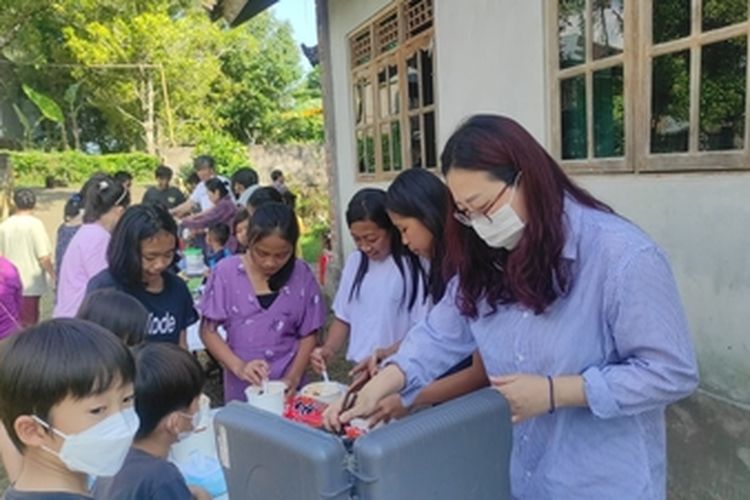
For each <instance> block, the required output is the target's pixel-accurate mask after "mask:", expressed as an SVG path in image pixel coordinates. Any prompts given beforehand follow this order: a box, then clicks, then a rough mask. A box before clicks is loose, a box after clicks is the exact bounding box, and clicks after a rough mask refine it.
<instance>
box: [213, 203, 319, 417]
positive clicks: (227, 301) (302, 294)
mask: <svg viewBox="0 0 750 500" xmlns="http://www.w3.org/2000/svg"><path fill="white" fill-rule="evenodd" d="M298 237H299V226H298V225H297V220H296V218H295V216H294V212H293V211H292V210H291V209H290V208H289V207H287V206H286V205H283V204H281V203H269V204H268V205H264V206H262V207H260V208H258V209H257V210H256V211H255V213H254V214H253V217H252V219H251V220H250V229H249V230H248V235H247V243H248V246H247V251H246V252H245V253H244V254H241V255H234V256H232V257H227V258H225V259H223V260H222V261H221V262H219V264H218V265H217V266H216V269H215V270H214V271H213V272H212V274H211V277H210V278H209V280H208V283H207V285H206V290H205V292H204V294H203V298H202V299H201V303H200V306H199V308H200V311H201V313H202V315H203V323H202V325H201V340H202V341H203V343H204V344H205V346H206V348H207V349H208V351H209V352H210V353H211V354H212V355H213V356H214V357H215V358H216V359H217V360H218V361H219V362H220V363H221V364H222V366H223V367H224V400H225V403H226V402H229V401H231V400H244V399H245V396H244V390H245V388H246V387H247V386H248V384H261V383H262V381H263V379H266V378H267V379H271V380H276V379H279V380H282V381H284V382H285V383H286V385H287V388H288V389H289V390H296V389H297V387H298V386H299V385H300V382H301V381H302V377H303V375H304V372H305V369H306V368H307V363H308V361H309V358H310V353H311V352H312V350H313V348H314V347H315V333H316V332H317V331H318V329H319V328H320V327H321V326H323V324H324V322H325V316H326V309H325V304H324V300H323V297H322V294H321V292H320V287H319V286H318V283H317V281H316V280H315V276H314V274H313V272H312V271H311V270H310V268H309V267H308V266H307V264H305V263H304V262H303V261H301V260H299V259H297V258H295V255H294V249H295V245H296V243H297V239H298ZM219 325H223V327H224V328H225V329H226V332H227V338H226V341H225V340H224V339H222V337H221V336H220V335H219V334H218V333H217V327H218V326H219Z"/></svg>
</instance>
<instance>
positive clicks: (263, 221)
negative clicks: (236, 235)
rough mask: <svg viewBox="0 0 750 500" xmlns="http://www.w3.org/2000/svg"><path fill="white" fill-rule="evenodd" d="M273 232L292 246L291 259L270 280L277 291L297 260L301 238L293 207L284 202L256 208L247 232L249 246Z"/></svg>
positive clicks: (288, 276)
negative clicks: (298, 242)
mask: <svg viewBox="0 0 750 500" xmlns="http://www.w3.org/2000/svg"><path fill="white" fill-rule="evenodd" d="M272 234H278V235H279V236H281V237H282V238H283V239H284V240H286V241H287V242H288V243H289V244H290V245H291V246H292V254H291V256H290V257H289V260H288V261H287V262H286V263H285V264H284V265H283V266H282V268H281V269H279V270H278V271H277V272H276V274H274V275H273V276H271V278H270V279H269V280H268V287H269V288H270V289H271V291H273V292H277V291H279V290H280V289H281V287H283V286H284V285H286V283H287V281H289V278H291V276H292V273H293V272H294V266H295V265H296V260H297V259H296V258H295V257H296V256H295V249H296V248H297V240H298V239H299V225H298V224H297V217H296V216H295V215H294V212H293V211H292V209H291V208H289V207H288V206H286V205H284V204H283V203H277V202H271V203H266V204H265V205H261V206H260V207H258V208H257V209H256V210H255V213H253V216H252V217H251V218H250V227H249V229H248V232H247V248H248V249H249V248H252V247H253V245H255V244H256V243H257V242H259V241H260V240H262V239H263V238H266V237H268V236H271V235H272Z"/></svg>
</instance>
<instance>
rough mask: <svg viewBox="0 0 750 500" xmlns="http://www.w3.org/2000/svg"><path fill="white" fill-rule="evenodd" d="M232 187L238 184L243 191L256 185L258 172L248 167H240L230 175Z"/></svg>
mask: <svg viewBox="0 0 750 500" xmlns="http://www.w3.org/2000/svg"><path fill="white" fill-rule="evenodd" d="M230 180H231V181H232V186H234V185H235V184H239V185H241V186H242V187H244V188H245V189H247V188H249V187H250V186H255V185H256V184H258V172H256V171H255V170H253V169H252V168H250V167H242V168H241V169H239V170H237V171H236V172H235V173H233V174H232V178H231V179H230Z"/></svg>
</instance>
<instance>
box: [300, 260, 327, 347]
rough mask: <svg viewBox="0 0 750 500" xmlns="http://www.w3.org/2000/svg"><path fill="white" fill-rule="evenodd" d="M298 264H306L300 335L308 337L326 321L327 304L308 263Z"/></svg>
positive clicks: (301, 264)
mask: <svg viewBox="0 0 750 500" xmlns="http://www.w3.org/2000/svg"><path fill="white" fill-rule="evenodd" d="M297 265H298V266H304V273H305V276H304V278H303V280H302V282H303V283H304V285H303V291H304V293H303V294H302V301H303V311H302V316H301V318H300V323H299V328H298V331H299V336H300V337H306V336H308V335H310V334H313V333H315V332H317V331H318V330H319V329H320V328H321V327H322V326H323V325H324V324H325V322H326V305H325V300H323V294H322V293H321V291H320V286H319V285H318V282H317V281H316V280H315V276H314V275H313V273H312V271H311V270H310V268H309V267H307V264H305V263H302V262H297Z"/></svg>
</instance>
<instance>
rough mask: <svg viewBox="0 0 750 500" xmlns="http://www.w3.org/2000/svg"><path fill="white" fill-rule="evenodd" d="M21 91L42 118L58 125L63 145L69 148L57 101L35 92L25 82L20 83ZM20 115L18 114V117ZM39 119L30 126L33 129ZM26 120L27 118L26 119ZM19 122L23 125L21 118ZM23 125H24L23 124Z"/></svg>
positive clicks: (62, 115)
mask: <svg viewBox="0 0 750 500" xmlns="http://www.w3.org/2000/svg"><path fill="white" fill-rule="evenodd" d="M21 88H23V92H24V94H26V97H28V98H29V100H30V101H31V102H32V103H34V105H35V106H36V107H37V109H38V110H39V112H40V113H41V114H42V118H46V119H47V120H49V121H51V122H53V123H56V124H57V125H59V126H60V129H61V133H62V141H63V147H64V148H65V149H70V146H69V145H68V133H67V130H66V129H65V115H64V114H63V111H62V109H61V108H60V106H58V105H57V103H56V102H55V101H54V100H53V99H52V98H51V97H49V96H46V95H44V94H42V93H41V92H37V91H36V90H34V89H32V88H31V87H30V86H28V85H26V84H25V83H24V84H23V85H22V87H21ZM16 113H17V114H18V113H19V110H18V109H16ZM20 117H21V115H20V114H19V119H21V118H20ZM40 121H41V118H40V119H39V120H37V121H36V123H34V126H33V127H32V128H31V130H33V129H34V128H36V126H37V125H38V124H39V122H40ZM27 122H28V120H27ZM21 124H22V125H23V120H21ZM24 127H25V125H24ZM30 135H31V132H30V131H29V136H30Z"/></svg>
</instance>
